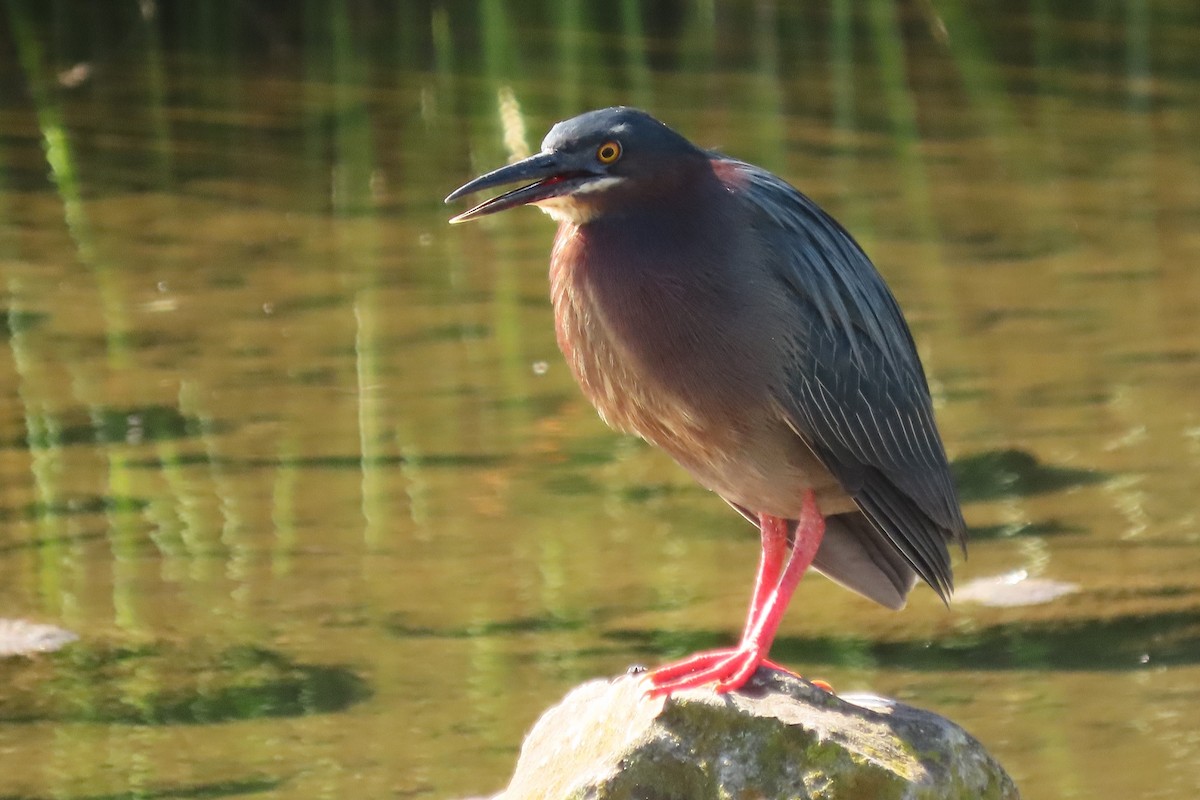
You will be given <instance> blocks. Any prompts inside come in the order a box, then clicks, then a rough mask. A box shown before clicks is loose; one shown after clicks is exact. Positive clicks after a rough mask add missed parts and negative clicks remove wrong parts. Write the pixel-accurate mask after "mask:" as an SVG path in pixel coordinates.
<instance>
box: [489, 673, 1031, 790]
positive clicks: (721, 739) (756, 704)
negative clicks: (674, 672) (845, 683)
mask: <svg viewBox="0 0 1200 800" xmlns="http://www.w3.org/2000/svg"><path fill="white" fill-rule="evenodd" d="M644 690H645V684H644V683H643V682H642V681H641V679H639V678H637V677H635V676H625V677H622V678H618V679H616V680H615V681H612V682H608V681H593V682H590V683H587V684H584V685H583V686H580V687H578V688H577V689H575V690H574V691H573V692H571V693H570V694H569V695H567V697H566V698H565V699H564V700H563V702H562V703H561V704H559V705H558V706H556V707H555V708H552V709H550V710H549V711H548V712H546V713H545V714H544V715H543V716H542V718H541V719H540V720H539V721H538V723H537V724H536V725H535V726H534V729H533V730H532V731H531V732H530V734H529V736H528V737H527V738H526V740H525V744H524V745H523V747H522V749H521V757H520V759H519V761H518V762H517V768H516V772H515V774H514V775H513V778H512V781H511V782H510V784H509V786H508V788H507V789H506V790H505V791H504V792H502V793H501V794H499V795H497V797H496V800H535V798H536V800H584V799H585V798H586V799H587V800H726V799H727V798H756V800H774V799H775V798H778V799H779V800H784V798H787V799H788V800H804V799H805V798H821V800H865V799H866V798H870V800H1017V798H1018V797H1019V795H1018V794H1017V790H1016V787H1015V786H1014V785H1013V783H1012V780H1011V779H1010V778H1009V777H1008V775H1007V774H1005V772H1004V770H1003V769H1002V768H1001V767H1000V765H999V764H998V763H997V762H996V761H995V760H994V759H993V758H992V757H991V756H989V755H988V754H987V752H986V751H985V750H984V749H983V747H982V745H980V744H979V742H977V741H975V740H974V739H972V738H971V737H970V736H969V735H967V734H966V732H964V731H963V730H962V728H960V727H958V726H957V725H955V724H954V723H952V722H950V721H949V720H947V719H944V718H942V717H939V716H938V715H936V714H933V713H930V712H928V711H922V710H920V709H916V708H912V707H910V706H905V705H902V704H900V703H895V702H893V701H886V700H882V699H880V698H873V697H870V696H857V697H852V698H841V697H837V696H835V695H832V694H828V693H826V692H823V691H821V690H820V689H817V688H815V687H813V686H812V685H810V684H808V683H807V682H805V681H803V680H801V679H799V678H796V677H794V676H791V675H787V674H785V673H781V672H775V671H772V670H765V669H764V670H759V672H758V673H757V675H756V676H755V677H754V678H753V679H752V681H751V682H750V683H748V684H747V685H746V687H743V690H742V691H739V692H736V693H730V694H725V695H717V694H715V693H714V692H713V691H712V690H711V689H710V688H703V689H698V690H691V691H686V692H679V693H677V694H675V695H673V696H671V697H670V698H668V699H666V700H665V701H664V700H663V699H661V698H659V699H651V698H647V697H646V696H645V694H644ZM851 700H853V702H850V701H851Z"/></svg>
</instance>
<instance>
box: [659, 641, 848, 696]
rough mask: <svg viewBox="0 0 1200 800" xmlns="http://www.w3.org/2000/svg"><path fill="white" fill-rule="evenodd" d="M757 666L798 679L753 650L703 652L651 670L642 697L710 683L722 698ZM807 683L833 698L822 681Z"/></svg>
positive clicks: (740, 685) (727, 648)
mask: <svg viewBox="0 0 1200 800" xmlns="http://www.w3.org/2000/svg"><path fill="white" fill-rule="evenodd" d="M760 666H763V667H766V668H767V669H773V670H778V671H779V672H786V673H787V674H789V675H793V676H795V677H797V678H799V677H800V675H798V674H797V673H795V672H792V671H791V670H790V669H788V668H787V667H785V666H783V665H781V664H778V663H776V662H774V661H772V660H770V659H769V658H764V657H763V656H762V654H761V653H759V652H756V651H755V650H753V649H750V648H743V647H723V648H719V649H717V650H705V651H703V652H700V653H696V654H695V655H692V656H688V657H687V658H685V659H682V660H680V661H674V662H672V663H670V664H664V665H663V666H661V667H658V668H657V669H654V670H651V671H650V673H649V675H648V676H647V677H648V678H649V681H650V688H649V689H648V690H647V692H646V694H647V696H649V697H661V696H662V695H667V694H671V693H672V692H681V691H683V690H685V689H695V688H697V687H700V686H705V685H707V684H710V683H711V684H714V685H713V691H715V692H716V693H717V694H724V693H726V692H732V691H735V690H737V689H740V688H741V687H742V686H743V685H744V684H745V683H746V681H748V680H750V676H751V675H753V674H754V672H755V670H757V669H758V668H759V667H760ZM809 683H811V684H812V685H813V686H816V687H817V688H818V689H822V690H824V691H826V692H829V693H830V694H833V687H832V686H830V685H829V684H828V683H826V682H825V681H822V680H809Z"/></svg>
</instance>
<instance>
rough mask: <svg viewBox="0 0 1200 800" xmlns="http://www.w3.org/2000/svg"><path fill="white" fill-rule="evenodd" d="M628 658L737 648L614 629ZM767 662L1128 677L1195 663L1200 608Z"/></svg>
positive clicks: (786, 640) (1010, 625)
mask: <svg viewBox="0 0 1200 800" xmlns="http://www.w3.org/2000/svg"><path fill="white" fill-rule="evenodd" d="M604 638H605V639H607V640H608V641H610V642H613V643H616V644H619V645H621V646H623V647H626V648H628V649H629V653H630V656H631V657H645V658H646V659H647V660H665V659H667V658H671V657H678V656H682V655H685V654H687V653H690V652H694V651H696V650H702V649H705V648H712V647H721V646H729V645H732V644H734V643H735V641H734V640H733V639H732V638H731V637H730V636H729V635H728V634H725V633H716V632H713V631H689V632H678V631H641V630H639V631H634V630H613V631H608V632H606V633H605V634H604ZM771 656H772V658H775V659H776V660H779V661H782V662H784V663H789V664H797V665H812V664H825V665H829V666H837V667H845V668H866V667H871V668H879V669H903V670H927V671H931V672H944V671H953V670H968V671H992V670H1071V671H1076V670H1083V671H1118V672H1123V671H1134V670H1139V669H1146V668H1147V667H1162V666H1172V665H1181V664H1197V663H1200V609H1194V610H1183V611H1165V612H1162V613H1158V614H1127V615H1122V616H1116V617H1112V618H1108V619H1083V620H1062V621H1048V622H1029V621H1017V622H1004V623H998V624H995V625H988V626H984V627H981V628H979V629H978V630H974V631H971V632H969V633H959V634H953V635H947V636H944V637H939V638H936V639H921V640H908V641H880V640H872V639H865V638H856V637H795V636H784V637H780V638H779V639H776V641H775V646H774V647H773V648H772V649H771Z"/></svg>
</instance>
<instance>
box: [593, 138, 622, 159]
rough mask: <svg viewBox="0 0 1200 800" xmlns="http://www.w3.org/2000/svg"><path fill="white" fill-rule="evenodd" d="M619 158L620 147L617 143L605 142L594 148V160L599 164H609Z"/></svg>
mask: <svg viewBox="0 0 1200 800" xmlns="http://www.w3.org/2000/svg"><path fill="white" fill-rule="evenodd" d="M620 157H621V145H620V144H618V143H617V142H605V143H604V144H602V145H600V146H599V147H598V148H596V158H597V159H599V161H600V163H601V164H611V163H613V162H614V161H616V160H617V159H618V158H620Z"/></svg>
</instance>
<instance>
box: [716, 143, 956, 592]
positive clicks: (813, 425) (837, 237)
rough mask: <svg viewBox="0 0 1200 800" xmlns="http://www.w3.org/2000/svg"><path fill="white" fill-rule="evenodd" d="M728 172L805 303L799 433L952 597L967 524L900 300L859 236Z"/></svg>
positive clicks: (785, 189)
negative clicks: (954, 553)
mask: <svg viewBox="0 0 1200 800" xmlns="http://www.w3.org/2000/svg"><path fill="white" fill-rule="evenodd" d="M722 158H723V157H722ZM724 166H725V167H726V168H732V169H734V170H736V172H737V175H738V177H739V179H740V186H739V188H741V189H742V191H740V192H738V193H737V196H738V197H743V198H745V202H747V203H749V206H748V208H747V211H748V213H747V216H746V218H747V219H748V220H749V224H750V227H751V228H752V235H753V236H754V237H755V240H756V242H755V243H756V245H757V247H758V251H757V252H758V254H759V256H760V257H763V258H765V260H766V261H767V262H768V263H769V265H770V267H771V269H772V271H773V277H774V278H775V279H776V282H777V284H778V290H779V291H781V292H786V293H788V298H789V299H790V300H792V301H793V302H794V303H795V307H796V313H795V315H794V318H795V319H794V321H795V325H794V329H793V331H792V334H791V336H790V338H789V342H788V344H789V357H790V358H791V361H792V363H791V365H790V369H789V379H788V382H787V385H786V386H782V387H779V389H778V392H779V394H780V397H779V398H778V400H779V402H780V405H781V407H782V408H783V409H784V411H785V413H786V414H787V417H788V422H789V424H790V425H791V426H792V428H793V430H795V431H796V432H797V433H798V434H799V435H800V436H801V437H802V438H803V439H804V440H805V442H806V443H807V444H808V446H809V447H810V448H811V449H812V451H813V452H814V453H815V454H816V455H817V456H818V457H819V458H820V459H821V460H822V462H823V463H824V464H825V466H826V467H827V468H828V469H829V470H830V472H831V473H833V475H834V476H835V477H837V478H838V480H839V481H840V482H841V483H842V485H843V488H844V489H845V490H846V491H847V493H848V494H850V496H851V497H852V498H853V499H854V501H855V503H856V505H857V506H858V508H859V509H860V511H861V512H862V514H863V515H864V517H865V518H866V519H867V520H869V522H870V524H871V526H872V527H873V529H874V530H875V531H876V532H877V533H879V534H882V537H883V540H884V541H886V542H887V543H888V544H890V546H891V547H892V548H894V550H895V551H896V552H897V553H899V554H900V555H901V556H902V557H903V559H904V561H905V562H907V564H908V565H909V566H910V567H911V568H912V569H913V570H914V571H915V572H916V574H917V575H919V576H920V577H921V578H922V579H923V580H925V581H926V582H927V583H928V584H929V585H930V586H932V587H933V588H934V590H935V591H937V592H938V594H939V595H941V596H942V597H943V598H946V597H948V595H949V593H950V591H951V587H952V582H953V579H952V573H951V568H950V556H949V552H948V547H947V545H948V544H949V543H950V542H958V543H960V544H964V543H965V530H966V526H965V523H964V522H963V518H962V511H961V509H960V507H959V502H958V496H957V492H956V490H955V487H954V484H953V481H952V479H951V476H950V470H949V466H948V464H947V460H946V454H945V451H944V449H943V447H942V443H941V438H940V437H939V436H938V433H937V428H936V426H935V423H934V418H933V406H932V400H931V399H930V395H929V386H928V383H927V382H926V380H925V374H924V371H923V369H922V367H921V363H920V358H919V356H918V355H917V351H916V346H915V344H914V342H913V339H912V334H911V333H910V332H909V329H908V325H907V324H906V323H905V321H904V317H903V316H902V314H901V312H900V309H899V306H898V305H897V303H896V301H895V298H893V296H892V294H891V292H890V291H889V290H888V288H887V286H886V285H885V284H884V282H883V279H882V278H881V277H880V276H879V273H878V272H876V270H875V267H874V266H873V265H872V264H871V261H870V260H869V259H868V258H867V256H866V254H865V253H863V251H862V249H861V248H860V247H859V246H858V244H857V243H856V242H855V241H854V239H853V238H852V237H851V236H850V234H849V233H847V232H846V230H845V229H844V228H842V227H841V226H840V225H839V224H838V223H837V222H836V221H835V220H834V219H833V218H832V217H830V216H829V215H828V214H826V213H825V212H824V211H822V210H821V209H820V207H818V206H817V205H816V203H814V202H813V201H812V200H811V199H809V198H808V197H806V196H804V195H803V194H801V193H800V192H798V191H797V190H796V189H794V188H792V187H791V186H789V185H788V184H787V183H785V182H784V181H782V180H780V179H779V178H777V177H775V176H773V175H771V174H770V173H768V172H765V171H763V170H760V169H759V168H757V167H754V166H752V165H749V164H744V163H742V162H738V161H733V160H732V159H728V160H726V164H725V165H724ZM863 546H864V547H867V546H868V544H867V543H866V542H864V545H863ZM870 546H872V547H874V546H877V545H870ZM834 577H836V576H834Z"/></svg>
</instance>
